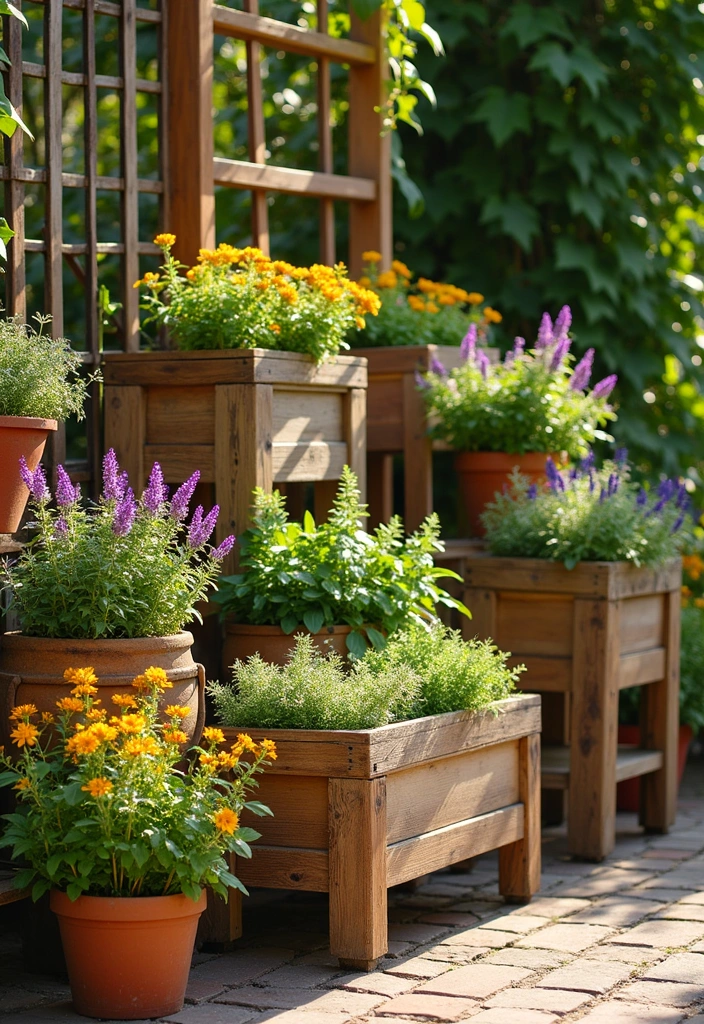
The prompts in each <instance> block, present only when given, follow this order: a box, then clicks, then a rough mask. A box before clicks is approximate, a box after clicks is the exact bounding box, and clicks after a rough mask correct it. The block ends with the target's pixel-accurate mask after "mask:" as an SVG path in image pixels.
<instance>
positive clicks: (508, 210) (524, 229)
mask: <svg viewBox="0 0 704 1024" xmlns="http://www.w3.org/2000/svg"><path fill="white" fill-rule="evenodd" d="M479 221H480V223H481V224H487V223H490V222H491V221H498V222H499V224H500V225H501V228H502V230H503V232H504V234H506V235H509V236H510V237H511V238H514V239H515V240H516V241H517V242H518V244H519V245H520V246H521V248H522V249H524V250H525V251H526V252H528V251H529V250H530V247H531V239H532V238H533V236H534V235H537V234H538V233H539V231H540V222H539V219H538V214H537V212H536V211H535V209H534V208H533V207H532V206H530V205H529V204H528V203H527V202H526V201H525V199H523V198H522V197H521V196H519V195H518V193H517V192H512V193H511V194H510V195H508V196H507V197H506V198H505V199H502V198H501V197H500V196H492V197H491V199H489V200H488V201H487V202H486V203H485V204H484V208H483V210H482V213H481V216H480V218H479Z"/></svg>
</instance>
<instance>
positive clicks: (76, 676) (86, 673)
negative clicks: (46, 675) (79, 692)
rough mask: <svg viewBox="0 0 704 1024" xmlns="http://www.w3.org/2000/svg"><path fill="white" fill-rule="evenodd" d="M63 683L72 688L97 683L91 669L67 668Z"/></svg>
mask: <svg viewBox="0 0 704 1024" xmlns="http://www.w3.org/2000/svg"><path fill="white" fill-rule="evenodd" d="M64 681H65V682H67V683H72V684H73V685H74V686H80V685H81V683H90V684H91V685H92V684H93V683H97V682H98V677H97V676H96V674H95V671H94V670H93V669H92V668H67V669H66V671H65V672H64Z"/></svg>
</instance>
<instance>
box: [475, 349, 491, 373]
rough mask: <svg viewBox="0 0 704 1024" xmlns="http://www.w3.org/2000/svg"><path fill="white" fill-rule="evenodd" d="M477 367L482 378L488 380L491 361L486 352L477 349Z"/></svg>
mask: <svg viewBox="0 0 704 1024" xmlns="http://www.w3.org/2000/svg"><path fill="white" fill-rule="evenodd" d="M477 366H478V367H479V372H480V373H481V375H482V377H483V378H484V380H486V378H487V374H488V373H489V367H490V366H491V363H490V361H489V356H488V355H487V354H486V352H482V350H481V349H477Z"/></svg>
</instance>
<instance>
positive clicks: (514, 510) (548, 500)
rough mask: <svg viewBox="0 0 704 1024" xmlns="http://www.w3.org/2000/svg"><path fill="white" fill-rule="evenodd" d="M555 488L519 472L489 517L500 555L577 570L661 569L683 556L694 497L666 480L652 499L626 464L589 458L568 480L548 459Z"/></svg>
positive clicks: (490, 538)
mask: <svg viewBox="0 0 704 1024" xmlns="http://www.w3.org/2000/svg"><path fill="white" fill-rule="evenodd" d="M547 466H548V480H549V486H547V487H543V488H538V487H537V486H536V485H530V481H529V480H528V478H527V477H524V476H522V475H521V474H520V473H517V472H515V473H514V474H513V475H512V478H511V488H510V490H508V491H506V492H505V493H503V494H497V495H496V496H495V499H494V501H493V502H492V504H490V505H487V507H486V511H485V512H484V513H483V515H482V522H483V523H484V526H485V527H486V543H487V547H488V548H489V551H490V552H491V553H492V554H493V555H504V556H509V557H514V558H547V559H551V560H552V561H555V562H564V563H565V565H566V566H567V568H568V569H573V568H574V567H575V565H577V563H578V562H620V561H624V562H632V563H633V564H634V565H650V566H656V565H661V564H662V563H663V562H665V561H666V560H667V559H668V558H673V557H675V556H676V555H677V554H678V553H679V549H680V542H681V535H679V534H678V531H679V530H680V528H681V527H682V525H683V522H684V518H685V510H686V507H687V504H688V500H689V499H688V497H687V492H686V491H685V489H684V488H683V487H682V486H681V485H679V484H677V482H676V481H674V480H664V481H663V482H662V483H661V484H660V486H659V487H658V490H657V492H656V494H654V495H652V496H650V497H649V496H648V494H647V493H646V491H645V490H643V489H642V488H640V487H639V486H638V485H637V484H635V483H634V482H633V481H632V480H631V479H630V474H629V470H628V468H627V467H626V466H625V465H622V464H617V463H616V462H606V463H605V464H604V466H603V468H602V469H601V470H596V469H594V468H593V465H592V464H590V460H589V461H587V465H586V466H585V467H584V469H583V470H579V469H576V470H573V471H571V472H570V473H569V477H568V479H567V480H566V479H565V477H566V476H567V474H566V473H560V472H559V471H558V470H557V468H556V467H555V464H554V463H553V461H552V459H548V460H547Z"/></svg>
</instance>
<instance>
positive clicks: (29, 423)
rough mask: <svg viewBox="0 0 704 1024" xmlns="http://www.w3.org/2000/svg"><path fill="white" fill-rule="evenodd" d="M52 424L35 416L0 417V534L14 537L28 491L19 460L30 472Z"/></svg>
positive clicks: (40, 455)
mask: <svg viewBox="0 0 704 1024" xmlns="http://www.w3.org/2000/svg"><path fill="white" fill-rule="evenodd" d="M58 426H59V425H58V423H57V422H56V420H43V419H39V418H38V417H36V416H0V480H2V487H0V533H15V532H16V531H17V530H18V529H19V526H20V521H21V519H22V513H23V512H24V510H25V508H26V506H27V499H28V498H29V490H28V489H27V486H26V484H25V483H24V481H23V480H22V477H21V476H20V457H21V456H22V455H24V457H25V459H26V460H27V465H28V466H29V468H30V469H31V470H32V471H34V470H35V469H36V468H37V466H38V465H39V461H40V459H41V457H42V455H43V454H44V446H45V444H46V439H47V437H48V436H49V434H50V432H51V431H52V430H57V429H58Z"/></svg>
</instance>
